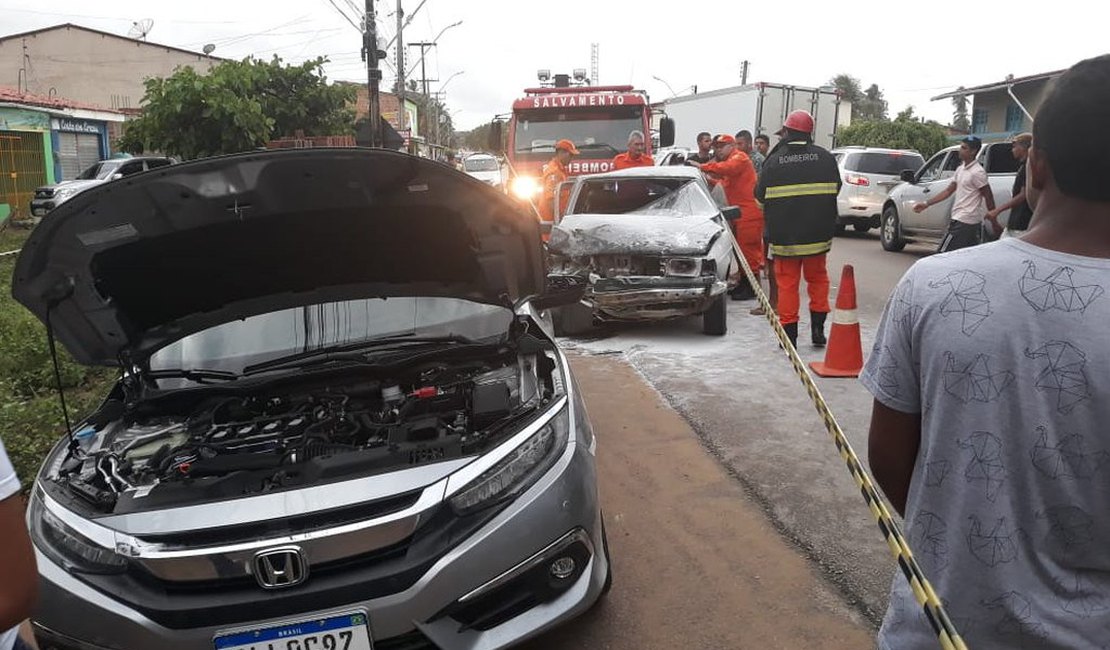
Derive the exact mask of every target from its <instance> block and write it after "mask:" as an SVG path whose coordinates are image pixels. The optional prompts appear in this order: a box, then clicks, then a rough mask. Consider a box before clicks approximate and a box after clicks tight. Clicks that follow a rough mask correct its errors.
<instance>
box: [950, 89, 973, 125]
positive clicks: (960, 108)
mask: <svg viewBox="0 0 1110 650" xmlns="http://www.w3.org/2000/svg"><path fill="white" fill-rule="evenodd" d="M963 89H964V87H963V86H960V87H959V88H957V89H956V91H957V92H959V91H962V90H963ZM952 108H954V109H956V112H955V113H953V114H952V128H954V129H958V130H960V131H970V130H971V120H969V119H967V95H964V94H962V93H961V94H959V95H954V96H953V97H952Z"/></svg>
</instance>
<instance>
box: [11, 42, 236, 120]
mask: <svg viewBox="0 0 1110 650" xmlns="http://www.w3.org/2000/svg"><path fill="white" fill-rule="evenodd" d="M24 44H26V47H27V50H26V51H27V55H28V56H29V57H30V74H29V75H28V79H27V90H29V91H30V92H32V93H35V94H39V95H54V96H57V97H65V98H67V99H71V100H75V101H79V102H87V103H91V104H96V105H98V106H103V107H105V108H137V107H139V105H140V104H141V102H142V98H143V94H144V93H145V89H144V87H143V80H145V79H147V78H149V77H168V76H170V75H172V74H173V72H174V70H175V69H176V68H177V67H178V66H185V65H191V66H193V68H195V69H196V70H198V71H203V72H207V71H208V69H209V68H211V67H212V66H213V65H216V64H218V63H219V60H218V59H212V58H209V57H206V56H204V55H203V54H199V53H198V54H187V53H186V52H184V51H179V50H174V49H172V48H168V47H165V46H161V45H155V44H151V43H144V42H142V41H135V40H132V39H126V38H119V37H114V36H108V35H105V34H100V33H97V32H90V31H87V30H83V29H80V28H75V27H61V28H58V29H53V30H49V31H44V32H39V33H36V34H31V35H29V36H25V37H20V38H11V39H6V40H3V41H0V79H3V80H5V83H7V84H9V85H14V83H15V81H16V80H17V79H18V78H19V70H20V68H21V67H22V61H23V47H24Z"/></svg>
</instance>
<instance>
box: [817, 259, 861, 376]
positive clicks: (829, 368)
mask: <svg viewBox="0 0 1110 650" xmlns="http://www.w3.org/2000/svg"><path fill="white" fill-rule="evenodd" d="M809 367H810V368H812V369H813V372H815V373H817V374H818V375H819V376H821V377H859V371H860V370H862V369H863V344H862V342H861V341H860V333H859V318H858V317H857V316H856V273H855V270H854V269H853V268H852V265H851V264H845V265H844V271H843V272H842V273H841V275H840V290H839V291H837V293H836V311H835V312H833V319H832V330H831V331H830V333H829V347H828V348H827V349H826V350H825V360H824V361H814V362H813V363H811V364H809Z"/></svg>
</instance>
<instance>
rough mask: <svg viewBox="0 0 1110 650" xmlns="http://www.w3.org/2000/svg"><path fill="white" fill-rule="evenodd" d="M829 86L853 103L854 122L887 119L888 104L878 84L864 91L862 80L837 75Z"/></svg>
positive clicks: (844, 74) (848, 75) (850, 76)
mask: <svg viewBox="0 0 1110 650" xmlns="http://www.w3.org/2000/svg"><path fill="white" fill-rule="evenodd" d="M829 84H830V85H832V86H834V87H835V88H836V89H837V90H838V91H840V97H841V98H842V99H844V100H846V101H849V102H851V103H852V119H853V120H884V119H886V114H887V102H886V100H885V99H883V91H882V90H880V89H879V86H878V85H877V84H871V85H870V86H869V87H868V88H867V90H863V85H862V84H861V83H860V80H859V79H857V78H855V77H853V76H852V75H850V74H846V73H841V74H838V75H836V76H835V77H833V78H832V79H830V80H829Z"/></svg>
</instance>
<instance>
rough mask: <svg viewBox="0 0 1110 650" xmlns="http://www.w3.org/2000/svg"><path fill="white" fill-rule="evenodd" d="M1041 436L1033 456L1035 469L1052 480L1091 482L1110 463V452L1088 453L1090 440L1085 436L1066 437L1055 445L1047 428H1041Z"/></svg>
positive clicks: (1090, 451) (1034, 446)
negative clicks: (1070, 479) (1064, 479)
mask: <svg viewBox="0 0 1110 650" xmlns="http://www.w3.org/2000/svg"><path fill="white" fill-rule="evenodd" d="M1037 433H1038V434H1039V437H1038V438H1037V442H1036V443H1034V445H1033V450H1032V451H1031V452H1030V454H1029V455H1030V456H1031V457H1032V459H1033V467H1035V468H1037V470H1038V471H1039V472H1040V473H1041V474H1043V475H1045V476H1047V477H1048V478H1050V479H1053V480H1056V479H1059V478H1061V477H1063V478H1073V479H1089V478H1092V477H1093V476H1094V475H1095V474H1096V473H1097V472H1100V471H1102V470H1103V468H1105V467H1107V463H1110V452H1107V451H1106V450H1103V449H1099V450H1091V449H1088V448H1087V439H1086V436H1084V435H1082V434H1079V433H1072V434H1069V435H1065V436H1064V437H1063V438H1060V439H1059V441H1058V442H1057V441H1055V440H1054V441H1053V442H1054V443H1055V444H1052V443H1050V442H1049V440H1048V429H1047V428H1045V427H1037Z"/></svg>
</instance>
